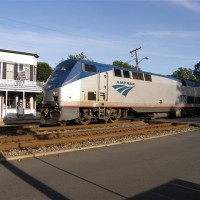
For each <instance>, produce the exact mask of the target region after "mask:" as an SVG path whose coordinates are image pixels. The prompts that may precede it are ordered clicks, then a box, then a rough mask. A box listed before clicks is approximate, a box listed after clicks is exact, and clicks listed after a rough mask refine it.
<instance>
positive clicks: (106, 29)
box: [0, 0, 200, 74]
mask: <svg viewBox="0 0 200 200" xmlns="http://www.w3.org/2000/svg"><path fill="white" fill-rule="evenodd" d="M0 8H1V9H0V48H1V49H12V50H19V51H28V52H33V53H37V54H38V55H39V56H40V57H39V61H41V62H42V61H44V62H47V63H49V64H50V66H51V67H52V68H54V67H55V65H56V64H58V63H59V62H60V61H61V60H62V59H67V57H68V55H69V54H75V53H81V52H84V53H85V55H86V56H87V57H88V58H90V59H92V60H94V61H96V62H100V63H107V64H112V62H113V61H114V60H122V61H124V62H125V61H129V60H131V59H132V58H131V54H130V53H129V51H130V50H133V49H135V48H137V47H140V46H141V47H142V48H141V50H139V52H138V54H139V55H138V56H139V60H140V59H142V58H144V57H148V58H149V59H148V60H143V61H142V62H141V63H140V67H141V68H142V70H144V71H150V72H154V73H159V74H172V72H174V71H175V70H177V69H178V68H179V67H186V68H191V69H194V65H195V64H196V63H198V62H199V61H200V19H199V18H200V1H199V0H196V1H195V0H74V1H73V0H26V1H25V0H24V1H23V0H21V1H20V0H5V1H4V0H0ZM130 64H135V61H134V60H133V61H131V62H130Z"/></svg>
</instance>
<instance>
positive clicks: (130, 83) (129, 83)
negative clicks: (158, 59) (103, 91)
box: [117, 81, 135, 86]
mask: <svg viewBox="0 0 200 200" xmlns="http://www.w3.org/2000/svg"><path fill="white" fill-rule="evenodd" d="M117 84H124V85H133V86H134V85H135V83H132V82H126V81H117Z"/></svg>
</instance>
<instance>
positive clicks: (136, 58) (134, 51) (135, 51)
mask: <svg viewBox="0 0 200 200" xmlns="http://www.w3.org/2000/svg"><path fill="white" fill-rule="evenodd" d="M141 48H142V47H141V46H140V47H139V48H136V49H134V50H132V51H130V53H131V54H133V53H135V62H136V68H137V69H138V68H139V66H138V64H139V62H138V54H137V51H138V50H139V49H141Z"/></svg>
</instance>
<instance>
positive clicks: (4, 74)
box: [2, 62, 6, 79]
mask: <svg viewBox="0 0 200 200" xmlns="http://www.w3.org/2000/svg"><path fill="white" fill-rule="evenodd" d="M2 78H3V79H6V63H5V62H4V63H3V77H2Z"/></svg>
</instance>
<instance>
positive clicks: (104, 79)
mask: <svg viewBox="0 0 200 200" xmlns="http://www.w3.org/2000/svg"><path fill="white" fill-rule="evenodd" d="M98 100H99V101H100V102H105V101H108V73H107V72H103V73H100V74H99V94H98Z"/></svg>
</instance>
